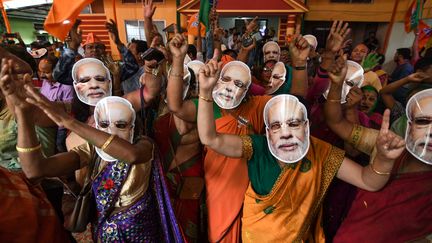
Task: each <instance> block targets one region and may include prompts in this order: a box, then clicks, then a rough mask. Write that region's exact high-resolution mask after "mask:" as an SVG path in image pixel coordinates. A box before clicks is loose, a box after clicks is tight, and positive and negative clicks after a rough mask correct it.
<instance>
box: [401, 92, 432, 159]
mask: <svg viewBox="0 0 432 243" xmlns="http://www.w3.org/2000/svg"><path fill="white" fill-rule="evenodd" d="M406 114H407V117H408V124H407V129H406V133H405V142H406V148H407V150H408V151H409V152H410V153H411V154H412V155H413V156H414V157H416V158H417V159H419V160H420V161H422V162H424V163H426V164H429V165H432V137H431V132H432V89H427V90H423V91H421V92H419V93H417V94H415V95H414V96H413V97H411V99H410V100H409V101H408V104H407V106H406Z"/></svg>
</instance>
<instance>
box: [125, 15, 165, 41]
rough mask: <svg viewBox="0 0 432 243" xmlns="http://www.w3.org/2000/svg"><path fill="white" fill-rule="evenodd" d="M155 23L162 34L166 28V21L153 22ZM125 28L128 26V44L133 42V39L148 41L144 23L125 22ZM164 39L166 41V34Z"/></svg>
mask: <svg viewBox="0 0 432 243" xmlns="http://www.w3.org/2000/svg"><path fill="white" fill-rule="evenodd" d="M153 23H154V24H155V25H156V27H157V28H158V31H159V33H161V34H162V30H163V29H164V28H165V21H164V20H153ZM125 26H126V37H127V42H131V41H132V39H137V40H146V38H145V32H144V21H140V20H125ZM162 37H163V38H164V41H166V40H165V35H164V34H162ZM149 45H150V43H149Z"/></svg>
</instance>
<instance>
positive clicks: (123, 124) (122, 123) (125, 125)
mask: <svg viewBox="0 0 432 243" xmlns="http://www.w3.org/2000/svg"><path fill="white" fill-rule="evenodd" d="M98 124H99V127H100V128H108V127H109V126H110V125H111V123H110V122H109V121H100V122H99V123H98ZM112 124H113V125H114V126H115V127H116V128H118V129H120V130H125V129H127V128H129V127H130V124H129V122H126V121H116V122H113V123H112Z"/></svg>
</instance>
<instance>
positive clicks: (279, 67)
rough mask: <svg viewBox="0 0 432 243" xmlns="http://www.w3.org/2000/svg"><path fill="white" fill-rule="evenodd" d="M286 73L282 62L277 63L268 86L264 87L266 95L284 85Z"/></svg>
mask: <svg viewBox="0 0 432 243" xmlns="http://www.w3.org/2000/svg"><path fill="white" fill-rule="evenodd" d="M286 73H287V71H286V68H285V64H283V62H277V63H276V64H275V65H274V66H273V70H272V73H271V77H270V80H269V84H268V86H267V87H266V94H273V93H274V92H276V91H277V90H278V89H279V88H280V87H281V86H282V85H283V84H284V83H285V77H286Z"/></svg>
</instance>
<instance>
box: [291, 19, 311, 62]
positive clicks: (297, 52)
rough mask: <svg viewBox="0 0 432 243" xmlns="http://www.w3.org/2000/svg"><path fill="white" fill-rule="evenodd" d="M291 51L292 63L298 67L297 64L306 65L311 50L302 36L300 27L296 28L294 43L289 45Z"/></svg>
mask: <svg viewBox="0 0 432 243" xmlns="http://www.w3.org/2000/svg"><path fill="white" fill-rule="evenodd" d="M289 50H290V54H291V59H292V63H293V64H294V65H296V63H301V65H304V64H305V62H306V61H307V58H308V56H309V52H310V48H309V43H308V42H307V40H306V39H305V38H303V37H302V36H301V34H300V25H299V24H298V25H297V26H296V30H295V33H294V36H293V38H292V41H291V43H290V45H289Z"/></svg>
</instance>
